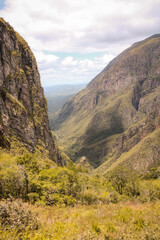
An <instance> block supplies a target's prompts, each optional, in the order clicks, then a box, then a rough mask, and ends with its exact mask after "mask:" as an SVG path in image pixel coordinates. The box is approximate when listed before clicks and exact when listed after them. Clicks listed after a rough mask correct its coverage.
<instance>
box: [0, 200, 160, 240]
mask: <svg viewBox="0 0 160 240" xmlns="http://www.w3.org/2000/svg"><path fill="white" fill-rule="evenodd" d="M159 203H160V202H159V201H158V202H153V203H147V204H138V203H130V202H128V203H126V204H124V203H121V204H116V205H115V204H109V205H92V206H81V205H80V206H75V207H65V208H58V207H38V206H37V207H36V206H31V205H28V206H27V207H28V208H30V209H31V210H32V212H36V213H38V218H39V223H40V225H39V226H40V227H39V229H38V230H35V231H29V230H27V229H26V232H23V233H21V234H20V233H17V232H16V231H15V230H9V231H6V230H3V229H1V230H0V239H1V240H3V239H8V240H10V239H26V240H29V239H34V240H42V239H43V240H45V239H46V240H48V239H50V240H52V239H53V240H62V239H66V240H67V239H68V240H85V239H86V240H87V239H88V240H89V239H95V240H103V239H104V240H106V239H108V240H109V239H112V240H113V239H117V240H119V239H126V240H131V239H145V240H146V239H148V240H149V239H150V240H151V239H152V240H153V239H154V240H159V239H160V225H159V220H160V218H159V216H160V204H159Z"/></svg>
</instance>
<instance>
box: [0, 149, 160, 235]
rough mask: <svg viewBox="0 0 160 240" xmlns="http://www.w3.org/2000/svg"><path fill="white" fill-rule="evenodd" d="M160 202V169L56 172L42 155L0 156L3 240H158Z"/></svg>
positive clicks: (66, 169)
mask: <svg viewBox="0 0 160 240" xmlns="http://www.w3.org/2000/svg"><path fill="white" fill-rule="evenodd" d="M79 162H80V161H79ZM159 201H160V168H152V169H151V170H150V171H149V172H148V173H147V174H141V173H138V172H137V171H134V170H132V169H129V168H126V167H125V166H119V167H117V168H115V169H114V170H112V171H110V172H109V173H106V174H105V175H97V174H93V172H92V171H91V172H89V171H88V170H87V169H85V168H83V167H81V165H80V164H78V165H76V164H73V163H72V162H68V164H67V166H66V167H58V166H57V165H56V164H55V163H54V162H53V161H51V160H49V159H42V158H40V157H39V156H38V154H34V155H32V154H25V155H24V156H13V155H11V154H8V153H6V152H5V151H4V150H1V152H0V239H2V240H4V239H8V240H11V239H17V240H20V239H28V240H29V239H34V240H35V239H37V240H39V239H44V240H45V239H46V240H47V239H54V240H56V239H57V240H61V239H67V240H70V239H72V240H73V239H104V240H105V239H109V240H110V239H112V240H113V239H126V240H128V239H150V240H153V239H154V240H158V239H159V236H160V235H159V230H160V229H159V224H158V218H159V214H160V208H159ZM31 204H32V205H31ZM35 214H36V215H35ZM120 237H121V238H120Z"/></svg>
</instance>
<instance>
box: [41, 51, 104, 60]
mask: <svg viewBox="0 0 160 240" xmlns="http://www.w3.org/2000/svg"><path fill="white" fill-rule="evenodd" d="M44 53H45V54H53V55H55V56H57V57H60V58H62V59H63V58H66V57H69V56H71V57H73V58H74V59H80V60H81V59H86V58H87V59H90V60H92V59H94V58H95V57H101V56H102V55H104V54H105V52H94V53H74V52H51V51H44Z"/></svg>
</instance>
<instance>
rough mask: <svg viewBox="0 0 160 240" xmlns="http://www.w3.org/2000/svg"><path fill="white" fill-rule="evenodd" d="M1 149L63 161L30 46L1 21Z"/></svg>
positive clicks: (60, 162)
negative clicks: (36, 153)
mask: <svg viewBox="0 0 160 240" xmlns="http://www.w3.org/2000/svg"><path fill="white" fill-rule="evenodd" d="M0 108H1V112H0V133H1V135H0V147H2V148H6V149H8V150H9V151H10V152H15V153H16V154H17V153H20V154H21V153H24V152H25V151H29V152H31V153H34V152H36V151H38V152H39V153H41V154H42V155H43V154H45V155H46V156H48V157H49V158H51V159H53V160H54V161H55V162H57V163H58V164H62V159H61V156H60V154H59V151H58V148H57V147H56V145H55V142H54V140H53V138H52V133H51V131H50V128H49V122H48V113H47V102H46V99H45V96H44V91H43V88H42V86H41V82H40V75H39V72H38V67H37V63H36V59H35V57H34V55H33V53H32V51H31V49H30V47H29V46H28V43H27V42H26V41H25V40H24V39H23V38H22V37H21V36H20V35H19V34H18V33H17V32H16V31H15V30H14V29H13V28H12V27H11V26H10V25H9V24H8V23H7V22H5V20H4V19H3V18H0Z"/></svg>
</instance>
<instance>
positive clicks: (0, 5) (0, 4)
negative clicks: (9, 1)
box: [0, 0, 5, 9]
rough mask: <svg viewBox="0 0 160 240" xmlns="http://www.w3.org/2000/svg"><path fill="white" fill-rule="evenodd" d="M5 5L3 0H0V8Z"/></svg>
mask: <svg viewBox="0 0 160 240" xmlns="http://www.w3.org/2000/svg"><path fill="white" fill-rule="evenodd" d="M4 5H5V0H0V9H3V8H4Z"/></svg>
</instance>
